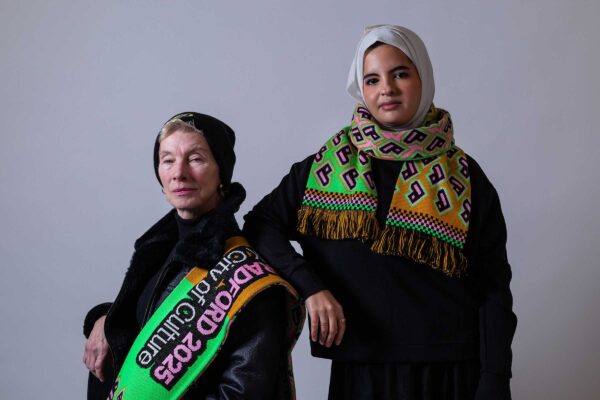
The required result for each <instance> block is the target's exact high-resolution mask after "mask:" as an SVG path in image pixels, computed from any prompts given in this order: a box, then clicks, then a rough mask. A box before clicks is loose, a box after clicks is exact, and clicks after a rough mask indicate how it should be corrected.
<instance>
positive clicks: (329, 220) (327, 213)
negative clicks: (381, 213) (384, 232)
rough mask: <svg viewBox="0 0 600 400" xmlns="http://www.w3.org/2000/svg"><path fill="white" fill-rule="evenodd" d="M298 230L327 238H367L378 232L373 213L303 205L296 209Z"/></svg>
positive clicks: (305, 233)
mask: <svg viewBox="0 0 600 400" xmlns="http://www.w3.org/2000/svg"><path fill="white" fill-rule="evenodd" d="M298 232H300V233H302V234H304V235H314V236H318V237H323V238H327V239H333V240H340V239H369V238H372V237H375V236H376V235H377V234H378V232H379V225H378V223H377V219H376V218H375V213H374V212H371V211H363V210H346V211H343V212H340V211H332V210H325V209H322V208H313V207H310V206H306V205H303V206H302V207H301V208H300V210H299V211H298Z"/></svg>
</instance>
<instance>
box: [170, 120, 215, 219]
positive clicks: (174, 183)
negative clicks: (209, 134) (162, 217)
mask: <svg viewBox="0 0 600 400" xmlns="http://www.w3.org/2000/svg"><path fill="white" fill-rule="evenodd" d="M158 157H159V164H158V175H159V177H160V182H161V183H162V185H163V188H164V193H165V197H166V198H167V201H168V202H169V203H170V204H171V205H172V206H173V207H175V208H176V209H177V213H178V214H179V216H180V217H181V218H184V219H190V218H195V217H198V216H200V215H202V214H204V213H206V212H207V211H210V210H212V209H213V208H215V207H216V206H217V205H218V204H219V201H220V200H221V196H220V194H219V184H220V183H221V179H220V178H219V165H218V164H217V162H216V160H215V158H214V156H213V154H212V151H211V150H210V147H209V146H208V143H207V142H206V139H205V138H204V137H203V136H201V135H200V134H198V133H197V132H184V131H180V130H179V131H175V132H173V133H172V134H171V135H169V136H167V137H166V138H164V139H163V140H162V141H161V142H160V147H159V151H158Z"/></svg>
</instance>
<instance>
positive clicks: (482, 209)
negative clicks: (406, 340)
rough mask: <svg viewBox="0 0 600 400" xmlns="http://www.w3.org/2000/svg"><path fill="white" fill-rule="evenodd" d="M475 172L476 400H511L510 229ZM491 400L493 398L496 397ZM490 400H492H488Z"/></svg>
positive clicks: (494, 196) (514, 322)
mask: <svg viewBox="0 0 600 400" xmlns="http://www.w3.org/2000/svg"><path fill="white" fill-rule="evenodd" d="M469 163H470V165H471V166H472V167H471V168H470V169H471V170H472V171H473V174H472V181H473V195H474V196H473V197H474V203H473V211H474V220H473V221H472V222H473V223H476V224H477V225H478V228H477V229H476V230H475V232H474V234H475V235H476V237H475V238H474V239H475V241H476V243H477V246H476V248H475V249H474V251H473V253H474V258H473V260H474V266H473V267H474V269H475V270H474V273H475V275H476V277H477V282H478V286H479V290H480V293H481V306H480V308H479V337H480V358H481V369H482V376H481V380H480V384H479V388H478V391H477V396H476V399H477V400H480V399H498V400H500V399H502V400H507V399H510V386H509V381H510V377H511V364H512V350H511V343H512V339H513V336H514V333H515V329H516V325H517V317H516V316H515V314H514V313H513V311H512V305H513V298H512V293H511V291H510V281H511V278H512V272H511V267H510V264H509V263H508V258H507V254H506V236H507V234H506V224H505V222H504V216H503V214H502V208H501V206H500V199H499V197H498V193H497V192H496V190H495V189H494V187H493V186H492V184H491V183H490V182H489V180H488V179H487V177H485V175H484V173H483V171H481V169H480V167H479V166H478V165H477V164H476V163H475V162H474V161H473V160H469ZM492 394H493V395H492ZM490 396H492V397H490Z"/></svg>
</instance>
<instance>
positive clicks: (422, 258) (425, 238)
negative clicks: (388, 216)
mask: <svg viewBox="0 0 600 400" xmlns="http://www.w3.org/2000/svg"><path fill="white" fill-rule="evenodd" d="M298 232H300V233H302V234H304V235H314V236H318V237H322V238H325V239H333V240H340V239H362V240H364V239H371V238H374V241H373V244H372V245H371V250H372V251H374V252H376V253H378V254H384V255H393V256H401V257H405V258H408V259H409V260H412V261H415V262H417V263H420V264H426V265H428V266H429V267H431V268H433V269H436V270H440V271H442V272H443V273H444V274H446V275H448V276H450V277H453V278H459V277H461V276H462V275H464V274H465V273H466V270H467V259H466V257H465V256H464V255H463V254H462V252H461V251H460V250H459V249H458V248H456V247H454V246H452V245H451V244H449V243H446V242H444V241H442V240H439V239H437V238H436V237H434V236H429V235H424V234H421V233H419V232H417V231H413V230H407V229H403V228H400V227H395V226H390V225H386V226H385V228H384V229H383V230H381V229H380V228H379V223H378V222H377V219H376V217H375V213H373V212H369V211H361V210H349V211H343V212H339V211H331V210H324V209H321V208H312V207H309V206H302V207H301V208H300V210H299V211H298Z"/></svg>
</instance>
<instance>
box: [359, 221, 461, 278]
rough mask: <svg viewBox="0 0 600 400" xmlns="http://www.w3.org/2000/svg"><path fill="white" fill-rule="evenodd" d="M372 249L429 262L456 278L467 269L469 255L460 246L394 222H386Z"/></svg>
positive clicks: (422, 262)
mask: <svg viewBox="0 0 600 400" xmlns="http://www.w3.org/2000/svg"><path fill="white" fill-rule="evenodd" d="M371 250H372V251H374V252H376V253H379V254H385V255H393V256H402V257H405V258H408V259H410V260H412V261H415V262H417V263H421V264H427V265H428V266H430V267H431V268H433V269H437V270H440V271H442V272H443V273H445V274H446V275H448V276H450V277H453V278H460V277H461V276H462V275H464V274H465V272H466V270H467V258H466V257H465V256H464V255H463V254H462V252H461V251H460V250H459V249H458V248H456V247H454V246H452V245H451V244H449V243H447V242H444V241H442V240H439V239H438V238H436V237H434V236H429V235H424V234H422V233H419V232H417V231H413V230H407V229H402V228H399V227H395V226H390V225H387V226H386V227H385V229H384V230H383V231H382V232H381V234H380V235H378V236H377V237H376V238H375V241H374V242H373V245H372V246H371Z"/></svg>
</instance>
